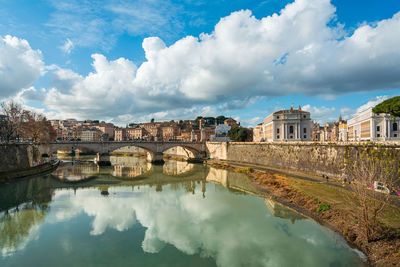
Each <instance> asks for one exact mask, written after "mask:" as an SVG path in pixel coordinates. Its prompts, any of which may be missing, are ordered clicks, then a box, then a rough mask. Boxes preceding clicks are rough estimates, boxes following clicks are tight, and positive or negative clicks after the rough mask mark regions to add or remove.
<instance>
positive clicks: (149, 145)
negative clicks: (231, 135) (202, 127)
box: [39, 141, 207, 162]
mask: <svg viewBox="0 0 400 267" xmlns="http://www.w3.org/2000/svg"><path fill="white" fill-rule="evenodd" d="M78 147H82V148H85V149H88V150H90V151H93V152H95V153H96V152H97V153H99V154H100V155H107V154H108V155H109V153H111V152H113V151H117V150H119V149H121V148H124V147H138V148H141V149H144V150H145V151H148V160H149V161H153V162H154V161H162V160H163V153H164V152H166V151H167V150H168V149H171V148H175V147H181V149H180V150H181V151H183V152H184V155H186V156H187V158H189V159H190V158H191V157H192V156H193V158H196V159H198V158H204V157H206V150H207V149H206V145H205V143H195V142H147V141H127V142H114V141H110V142H56V143H51V144H39V150H40V152H41V154H49V155H50V154H52V153H54V152H56V151H57V150H59V149H63V148H67V149H76V148H78ZM176 150H178V148H176Z"/></svg>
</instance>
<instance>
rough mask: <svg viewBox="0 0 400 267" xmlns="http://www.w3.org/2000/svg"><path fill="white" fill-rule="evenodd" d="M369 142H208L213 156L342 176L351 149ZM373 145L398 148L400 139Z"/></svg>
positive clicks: (209, 150)
mask: <svg viewBox="0 0 400 267" xmlns="http://www.w3.org/2000/svg"><path fill="white" fill-rule="evenodd" d="M365 144H366V143H348V142H346V143H316V142H282V143H275V142H273V143H272V142H270V143H267V142H262V143H255V142H243V143H242V142H230V143H225V142H208V143H207V149H208V153H209V156H210V158H214V159H221V160H227V161H233V162H239V163H252V164H259V165H264V166H268V167H274V168H280V169H289V170H298V171H303V172H308V173H314V174H327V175H329V176H333V177H341V176H342V173H343V169H344V159H345V155H346V152H348V151H349V150H353V152H354V151H356V150H357V149H358V148H360V147H362V146H363V145H365ZM368 145H370V146H376V147H378V146H379V147H390V148H395V149H399V153H398V154H399V155H400V143H399V142H382V143H373V144H371V143H368Z"/></svg>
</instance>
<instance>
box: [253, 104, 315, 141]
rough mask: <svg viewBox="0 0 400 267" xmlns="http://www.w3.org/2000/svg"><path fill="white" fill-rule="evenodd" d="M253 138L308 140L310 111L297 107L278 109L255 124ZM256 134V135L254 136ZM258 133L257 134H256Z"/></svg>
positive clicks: (256, 139)
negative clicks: (260, 122)
mask: <svg viewBox="0 0 400 267" xmlns="http://www.w3.org/2000/svg"><path fill="white" fill-rule="evenodd" d="M256 128H257V129H255V132H254V136H255V138H254V140H255V141H256V142H257V141H277V142H281V141H310V140H311V118H310V112H307V111H303V110H301V107H300V106H299V108H298V109H293V106H292V107H291V108H290V110H280V111H277V112H275V113H273V114H271V115H269V116H268V117H266V118H265V119H264V122H263V123H262V124H261V125H257V126H256ZM256 135H257V136H256ZM258 135H259V136H258Z"/></svg>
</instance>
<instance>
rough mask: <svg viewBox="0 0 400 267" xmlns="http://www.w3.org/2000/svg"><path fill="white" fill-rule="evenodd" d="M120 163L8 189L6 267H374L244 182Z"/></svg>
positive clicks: (173, 166) (3, 202)
mask: <svg viewBox="0 0 400 267" xmlns="http://www.w3.org/2000/svg"><path fill="white" fill-rule="evenodd" d="M112 164H113V165H112V166H111V167H98V166H97V165H96V164H95V163H93V162H92V161H87V160H76V159H74V160H73V161H71V160H66V161H64V162H63V163H62V164H61V165H60V167H59V168H58V170H57V171H55V172H54V173H52V174H48V175H43V176H37V177H31V178H24V179H19V180H18V181H15V182H12V183H9V184H3V185H0V266H224V267H234V266H290V267H291V266H307V267H313V266H318V267H320V266H364V264H363V262H362V260H361V258H360V254H359V253H358V252H357V251H355V250H353V249H351V248H350V247H349V246H348V245H347V244H346V243H345V242H344V240H343V239H342V238H341V237H340V236H338V235H337V234H335V233H333V232H332V231H330V230H329V229H326V228H324V227H322V226H320V225H319V224H317V223H315V222H314V221H312V220H309V219H306V218H304V217H302V216H301V215H299V214H297V213H294V212H293V211H291V210H289V209H287V208H285V207H283V206H281V205H279V204H277V203H274V202H273V201H272V200H270V199H269V198H268V196H264V197H263V198H262V197H258V196H255V195H253V194H252V193H255V194H256V195H258V193H257V190H256V189H255V188H254V187H253V185H252V184H251V183H250V181H249V179H248V178H247V177H246V176H244V175H242V174H238V173H231V172H228V171H226V170H220V169H215V168H209V167H206V166H203V165H200V164H189V163H187V162H179V161H167V162H166V163H165V164H164V165H163V166H153V165H151V164H149V163H147V162H146V161H145V160H144V159H142V158H137V157H112ZM244 191H245V192H248V193H243V192H244ZM249 192H250V194H249Z"/></svg>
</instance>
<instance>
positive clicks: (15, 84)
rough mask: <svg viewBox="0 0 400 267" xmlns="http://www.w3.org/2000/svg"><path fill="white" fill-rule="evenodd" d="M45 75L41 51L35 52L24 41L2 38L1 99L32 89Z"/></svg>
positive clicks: (0, 60) (9, 37)
mask: <svg viewBox="0 0 400 267" xmlns="http://www.w3.org/2000/svg"><path fill="white" fill-rule="evenodd" d="M44 73H45V64H44V62H43V57H42V53H41V51H40V50H33V49H32V48H31V46H30V45H29V43H28V41H26V40H24V39H19V38H17V37H13V36H10V35H6V36H4V37H2V36H0V99H1V98H6V97H10V96H12V95H15V94H16V93H17V92H19V91H20V90H21V89H23V88H28V87H30V86H31V85H32V83H34V82H35V81H36V80H37V79H38V78H39V77H40V76H42V75H43V74H44Z"/></svg>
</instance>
